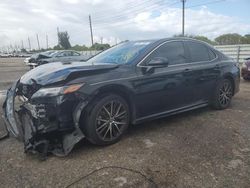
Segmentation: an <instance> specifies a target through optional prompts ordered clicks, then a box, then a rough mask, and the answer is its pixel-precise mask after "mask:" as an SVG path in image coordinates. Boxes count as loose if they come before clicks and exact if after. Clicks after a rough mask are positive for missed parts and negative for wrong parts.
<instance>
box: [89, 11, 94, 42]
mask: <svg viewBox="0 0 250 188" xmlns="http://www.w3.org/2000/svg"><path fill="white" fill-rule="evenodd" d="M89 28H90V35H91V44H92V46H93V45H94V40H93V31H92V22H91V16H90V15H89Z"/></svg>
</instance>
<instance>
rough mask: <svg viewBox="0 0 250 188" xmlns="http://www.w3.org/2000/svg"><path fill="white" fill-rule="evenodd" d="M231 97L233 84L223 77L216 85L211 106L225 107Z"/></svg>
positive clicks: (216, 107)
mask: <svg viewBox="0 0 250 188" xmlns="http://www.w3.org/2000/svg"><path fill="white" fill-rule="evenodd" d="M232 97H233V84H232V82H231V81H230V80H229V79H223V80H222V81H221V82H220V83H219V84H218V85H217V87H216V90H215V93H214V97H213V100H212V106H213V108H215V109H217V110H223V109H225V108H227V107H228V106H229V105H230V103H231V99H232Z"/></svg>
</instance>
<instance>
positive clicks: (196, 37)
mask: <svg viewBox="0 0 250 188" xmlns="http://www.w3.org/2000/svg"><path fill="white" fill-rule="evenodd" d="M174 37H183V36H182V35H174ZM184 37H187V38H192V39H196V40H201V41H203V42H206V43H209V44H211V45H216V42H215V41H212V40H210V39H209V38H207V37H205V36H202V35H185V36H184Z"/></svg>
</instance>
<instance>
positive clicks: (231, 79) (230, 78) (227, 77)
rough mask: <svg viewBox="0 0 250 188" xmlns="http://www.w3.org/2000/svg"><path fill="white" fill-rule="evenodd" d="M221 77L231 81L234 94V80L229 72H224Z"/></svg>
mask: <svg viewBox="0 0 250 188" xmlns="http://www.w3.org/2000/svg"><path fill="white" fill-rule="evenodd" d="M223 79H228V80H229V81H230V82H231V84H232V86H233V95H234V94H235V82H234V77H233V75H232V74H230V73H227V74H224V75H223Z"/></svg>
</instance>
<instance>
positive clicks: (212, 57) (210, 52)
mask: <svg viewBox="0 0 250 188" xmlns="http://www.w3.org/2000/svg"><path fill="white" fill-rule="evenodd" d="M208 53H209V57H210V60H213V59H215V58H216V55H215V53H214V52H213V51H212V50H211V49H208Z"/></svg>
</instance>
